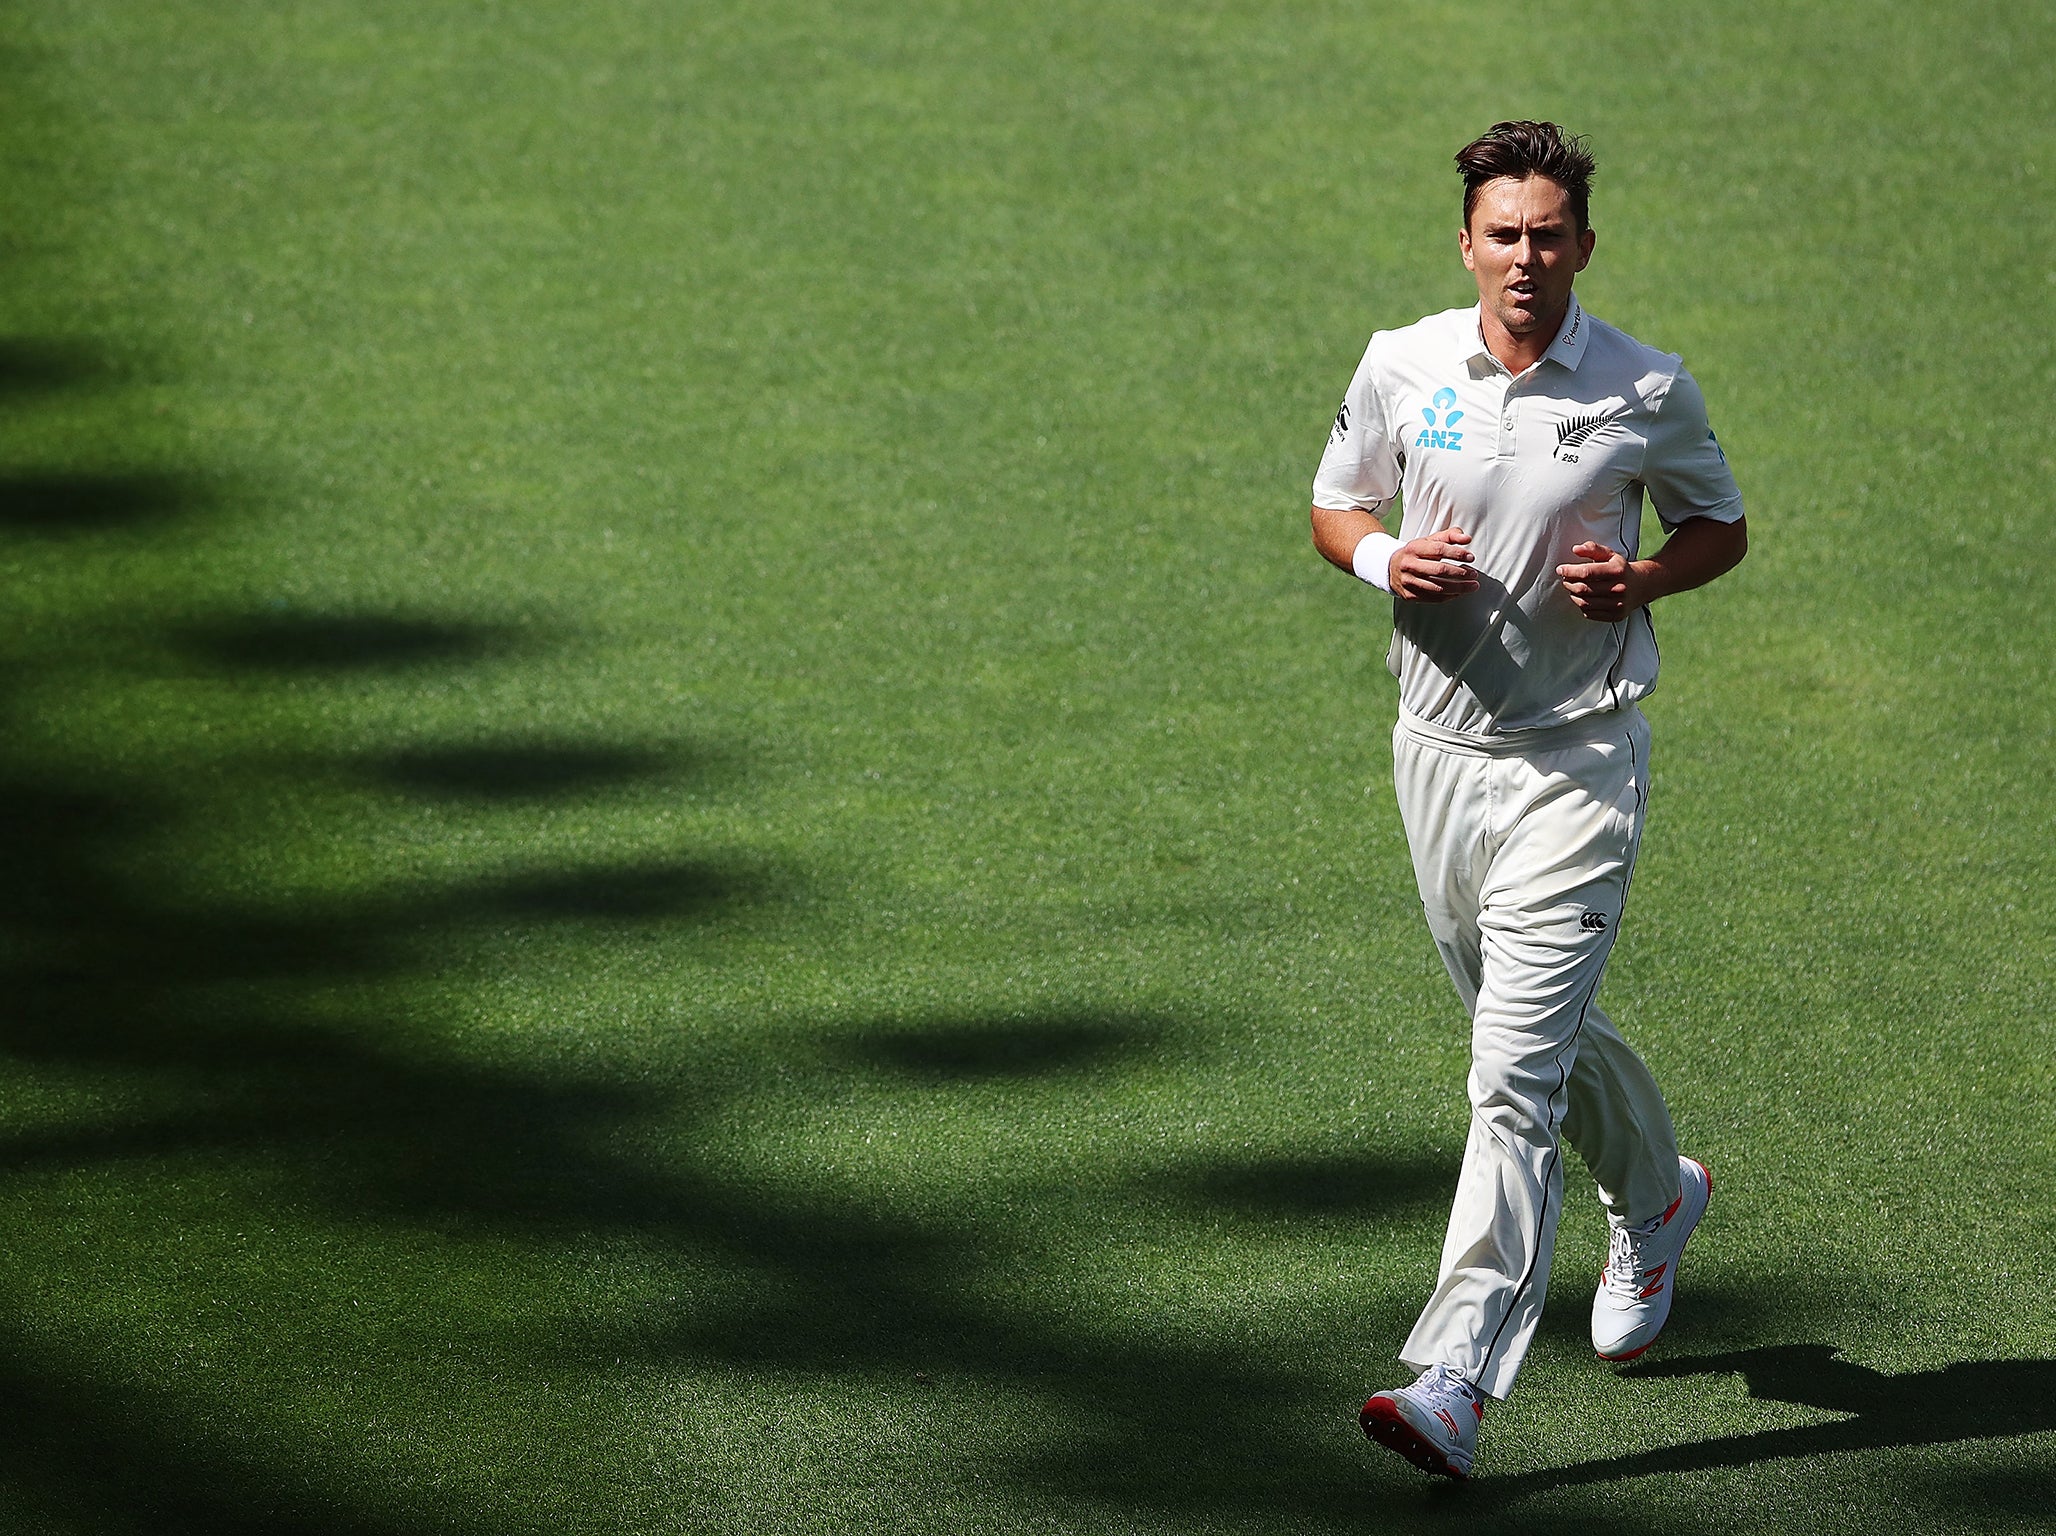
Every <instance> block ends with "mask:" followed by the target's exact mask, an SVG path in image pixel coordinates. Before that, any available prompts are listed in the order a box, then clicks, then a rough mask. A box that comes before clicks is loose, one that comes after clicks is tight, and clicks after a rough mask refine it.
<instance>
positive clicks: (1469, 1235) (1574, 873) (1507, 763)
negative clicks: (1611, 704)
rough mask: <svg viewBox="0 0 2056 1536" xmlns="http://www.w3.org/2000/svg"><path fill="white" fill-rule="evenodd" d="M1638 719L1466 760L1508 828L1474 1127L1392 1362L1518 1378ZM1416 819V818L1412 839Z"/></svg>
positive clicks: (1601, 950)
mask: <svg viewBox="0 0 2056 1536" xmlns="http://www.w3.org/2000/svg"><path fill="white" fill-rule="evenodd" d="M1646 729H1647V728H1646V726H1644V725H1643V724H1642V722H1641V720H1640V717H1639V716H1635V717H1632V719H1631V720H1630V721H1626V722H1623V727H1622V731H1621V735H1620V737H1619V739H1617V740H1615V741H1611V742H1599V743H1592V744H1586V745H1583V746H1579V747H1574V748H1566V749H1563V750H1561V751H1558V752H1552V753H1550V754H1548V755H1547V756H1546V757H1538V758H1535V759H1524V758H1492V759H1483V760H1477V759H1472V760H1470V761H1471V762H1473V763H1476V762H1479V761H1482V762H1483V764H1484V769H1485V774H1486V783H1487V785H1488V788H1487V792H1486V793H1485V795H1484V797H1483V803H1484V804H1485V805H1487V806H1489V807H1491V808H1492V810H1493V813H1494V814H1493V817H1492V818H1491V819H1493V820H1496V821H1497V822H1498V830H1500V831H1501V835H1500V837H1499V838H1498V840H1497V842H1496V844H1495V843H1494V842H1493V841H1492V839H1491V838H1490V837H1489V836H1488V837H1487V839H1486V841H1485V844H1484V848H1483V853H1484V856H1485V857H1486V858H1488V859H1489V864H1488V865H1487V867H1486V868H1485V870H1484V871H1483V878H1482V879H1481V880H1479V882H1478V887H1479V892H1480V901H1479V908H1478V915H1477V919H1476V930H1477V933H1478V943H1477V955H1478V960H1477V967H1478V972H1477V974H1478V982H1477V988H1476V992H1475V996H1474V1006H1473V1008H1472V1029H1471V1074H1470V1099H1471V1126H1470V1132H1469V1136H1468V1139H1467V1143H1466V1147H1465V1154H1464V1165H1463V1171H1462V1174H1461V1175H1460V1177H1459V1179H1458V1183H1457V1193H1456V1199H1455V1202H1454V1204H1453V1206H1452V1209H1451V1211H1450V1220H1449V1230H1448V1234H1447V1237H1446V1238H1445V1240H1444V1244H1443V1251H1442V1269H1441V1276H1440V1278H1439V1280H1438V1282H1437V1284H1436V1287H1435V1291H1434V1293H1433V1295H1432V1296H1431V1297H1430V1299H1429V1302H1428V1305H1427V1307H1426V1309H1425V1310H1424V1311H1423V1312H1422V1314H1421V1317H1420V1321H1419V1322H1418V1323H1416V1324H1415V1326H1414V1330H1413V1333H1412V1335H1411V1336H1410V1337H1409V1338H1408V1339H1407V1342H1406V1345H1405V1347H1404V1348H1403V1349H1402V1350H1401V1353H1400V1358H1401V1359H1402V1360H1404V1361H1405V1362H1406V1363H1407V1364H1408V1365H1409V1366H1412V1367H1413V1368H1415V1369H1416V1370H1425V1369H1426V1368H1428V1367H1429V1366H1433V1365H1447V1366H1450V1367H1452V1368H1454V1369H1456V1370H1457V1371H1459V1372H1460V1373H1462V1375H1463V1376H1464V1377H1465V1378H1466V1379H1467V1380H1469V1381H1471V1382H1473V1383H1475V1384H1476V1385H1477V1387H1478V1388H1479V1389H1480V1390H1481V1391H1484V1392H1486V1393H1488V1394H1490V1395H1491V1396H1494V1397H1504V1396H1505V1395H1506V1394H1507V1393H1508V1392H1509V1391H1510V1390H1511V1389H1512V1385H1513V1378H1514V1374H1515V1372H1516V1371H1517V1370H1518V1369H1519V1366H1520V1362H1521V1359H1522V1357H1523V1356H1524V1355H1525V1354H1526V1352H1527V1348H1528V1344H1529V1341H1530V1340H1531V1339H1532V1337H1533V1335H1534V1329H1535V1325H1536V1323H1537V1321H1538V1320H1539V1319H1540V1317H1541V1311H1542V1299H1543V1295H1544V1293H1545V1291H1546V1289H1547V1286H1548V1280H1549V1263H1550V1259H1551V1256H1552V1252H1553V1249H1554V1245H1555V1238H1556V1220H1557V1215H1558V1212H1559V1211H1560V1210H1561V1208H1562V1201H1563V1168H1562V1148H1561V1136H1560V1133H1561V1129H1562V1125H1563V1121H1564V1118H1565V1116H1566V1114H1567V1113H1568V1112H1569V1106H1570V1101H1571V1080H1572V1077H1573V1075H1574V1073H1575V1070H1576V1064H1577V1060H1578V1053H1579V1049H1580V1046H1581V1043H1582V1040H1583V1036H1584V1034H1585V1032H1586V1030H1587V1029H1588V1028H1589V1027H1590V1026H1591V1022H1592V1014H1593V1009H1594V1001H1595V997H1596V994H1597V992H1598V989H1599V982H1600V978H1601V976H1602V975H1603V973H1604V971H1605V966H1606V959H1607V955H1608V953H1609V952H1610V950H1611V948H1612V944H1613V938H1614V934H1615V932H1616V931H1617V928H1618V925H1619V922H1620V916H1621V910H1622V903H1623V900H1624V897H1625V893H1626V887H1627V879H1628V874H1629V871H1630V869H1631V867H1632V864H1633V861H1634V854H1635V848H1636V844H1637V842H1638V841H1639V836H1640V831H1641V819H1642V818H1641V808H1642V801H1643V795H1644V787H1645V785H1646V775H1645V774H1644V771H1643V769H1644V765H1646V762H1647V734H1646ZM1411 787H1413V788H1415V789H1416V790H1418V789H1419V787H1420V785H1419V783H1418V778H1417V777H1416V780H1415V782H1413V783H1412V785H1411ZM1403 808H1404V805H1403ZM1415 824H1416V818H1415V817H1413V816H1411V815H1410V816H1409V817H1408V831H1409V835H1410V836H1411V835H1412V834H1413V832H1414V828H1415ZM1423 862H1425V863H1426V864H1427V865H1428V867H1427V868H1422V867H1421V866H1422V864H1423ZM1416 863H1417V873H1418V874H1420V875H1421V876H1422V881H1421V885H1422V897H1423V902H1424V905H1427V906H1428V908H1429V912H1428V916H1429V924H1430V928H1431V929H1432V930H1434V931H1435V936H1436V940H1437V945H1438V947H1439V948H1441V949H1442V951H1443V955H1444V959H1445V961H1446V962H1448V963H1449V966H1450V970H1451V975H1452V978H1453V979H1455V980H1456V981H1457V985H1458V990H1459V991H1460V992H1463V991H1466V990H1467V988H1466V987H1465V982H1466V980H1467V979H1468V978H1467V977H1465V976H1462V975H1459V974H1458V972H1459V969H1460V967H1462V966H1463V962H1464V961H1466V960H1467V959H1468V954H1467V953H1466V946H1465V944H1464V943H1463V940H1464V939H1465V938H1466V937H1467V935H1465V934H1464V933H1463V931H1462V929H1463V927H1464V925H1463V924H1461V922H1452V918H1453V917H1458V916H1460V914H1452V913H1450V912H1449V911H1447V910H1446V909H1445V910H1442V911H1438V910H1436V906H1435V904H1434V902H1432V901H1431V895H1432V896H1439V895H1440V894H1441V892H1442V891H1443V890H1445V889H1446V888H1447V882H1446V881H1445V882H1442V883H1441V884H1439V885H1438V884H1437V883H1436V882H1435V881H1433V880H1431V879H1430V878H1429V876H1430V875H1432V874H1434V873H1435V862H1434V860H1433V858H1432V857H1431V858H1430V859H1428V860H1426V861H1423V860H1422V858H1421V854H1420V851H1418V850H1417V853H1416ZM1466 1001H1467V1002H1472V1001H1473V998H1471V997H1467V998H1466ZM1607 1032H1608V1033H1611V1030H1610V1027H1609V1029H1608V1031H1607ZM1614 1038H1616V1039H1618V1036H1617V1035H1615V1036H1614ZM1609 1054H1610V1053H1608V1052H1606V1051H1604V1049H1602V1060H1604V1059H1605V1058H1606V1057H1607V1056H1608V1055H1609ZM1598 1080H1602V1081H1603V1073H1601V1074H1599V1078H1598ZM1658 1102H1659V1103H1660V1097H1659V1100H1658ZM1667 1120H1668V1117H1667V1116H1666V1117H1665V1123H1666V1124H1667ZM1623 1134H1624V1133H1623Z"/></svg>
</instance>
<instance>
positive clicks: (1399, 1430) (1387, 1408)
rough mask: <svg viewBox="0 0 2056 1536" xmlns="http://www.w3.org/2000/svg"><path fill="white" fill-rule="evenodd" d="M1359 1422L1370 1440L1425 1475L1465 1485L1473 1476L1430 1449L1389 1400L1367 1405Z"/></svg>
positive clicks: (1372, 1402) (1439, 1452) (1481, 1415)
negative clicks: (1429, 1474)
mask: <svg viewBox="0 0 2056 1536" xmlns="http://www.w3.org/2000/svg"><path fill="white" fill-rule="evenodd" d="M1483 1412H1484V1411H1483V1410H1482V1409H1480V1410H1479V1416H1480V1417H1483ZM1357 1422H1359V1423H1360V1424H1362V1425H1363V1427H1364V1433H1365V1434H1367V1435H1369V1436H1370V1437H1371V1439H1373V1440H1375V1441H1376V1442H1377V1443H1378V1444H1380V1445H1382V1446H1384V1447H1385V1449H1386V1450H1388V1451H1397V1452H1398V1453H1399V1454H1400V1455H1402V1456H1404V1457H1405V1458H1406V1459H1407V1460H1408V1461H1410V1462H1412V1463H1413V1464H1414V1465H1415V1466H1417V1467H1419V1468H1420V1469H1421V1470H1422V1471H1423V1472H1430V1473H1433V1474H1434V1475H1435V1476H1437V1477H1453V1478H1455V1479H1456V1480H1457V1481H1458V1482H1463V1481H1464V1480H1465V1479H1466V1478H1467V1477H1469V1475H1470V1474H1469V1473H1467V1472H1464V1471H1462V1470H1461V1469H1460V1468H1458V1467H1457V1466H1455V1465H1454V1464H1453V1463H1452V1462H1451V1461H1450V1460H1449V1458H1448V1457H1447V1456H1444V1455H1443V1454H1442V1452H1441V1451H1439V1450H1437V1449H1436V1448H1435V1447H1434V1446H1432V1445H1430V1444H1429V1443H1428V1442H1427V1440H1426V1439H1424V1438H1423V1437H1422V1435H1421V1432H1420V1431H1419V1430H1417V1429H1415V1428H1414V1427H1413V1426H1412V1425H1411V1424H1409V1423H1407V1422H1406V1420H1405V1419H1403V1418H1401V1417H1400V1413H1399V1406H1398V1405H1397V1404H1396V1403H1394V1402H1393V1401H1392V1399H1391V1398H1389V1397H1384V1396H1379V1397H1374V1398H1372V1399H1371V1400H1370V1401H1369V1402H1368V1403H1365V1404H1364V1411H1363V1412H1362V1413H1361V1414H1359V1415H1358V1416H1357Z"/></svg>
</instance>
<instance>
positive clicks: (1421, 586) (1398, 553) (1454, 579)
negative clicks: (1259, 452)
mask: <svg viewBox="0 0 2056 1536" xmlns="http://www.w3.org/2000/svg"><path fill="white" fill-rule="evenodd" d="M1313 521H1314V548H1315V549H1317V550H1319V551H1320V552H1321V558H1322V559H1323V560H1326V561H1327V562H1328V563H1329V564H1330V565H1333V566H1338V567H1340V568H1341V569H1342V570H1345V571H1348V572H1350V573H1351V574H1354V573H1355V571H1356V565H1355V559H1356V546H1357V545H1359V544H1361V543H1362V542H1363V541H1364V539H1365V537H1366V536H1367V535H1369V534H1373V533H1383V532H1384V531H1385V525H1384V524H1383V523H1381V522H1379V521H1378V519H1377V518H1376V517H1375V516H1373V515H1372V514H1371V513H1369V512H1359V511H1356V510H1355V509H1354V508H1349V507H1323V506H1316V507H1315V508H1314V509H1313ZM1470 542H1471V536H1470V535H1469V534H1467V533H1465V532H1464V531H1463V530H1462V529H1461V528H1449V529H1445V530H1444V531H1443V532H1441V533H1439V534H1431V535H1429V536H1428V537H1427V538H1424V539H1413V540H1410V541H1408V542H1407V543H1405V544H1402V545H1400V546H1399V547H1398V548H1397V549H1395V550H1393V551H1392V555H1391V558H1390V559H1389V560H1388V561H1387V562H1386V568H1385V574H1386V577H1387V579H1388V580H1390V582H1391V583H1392V595H1393V596H1394V597H1396V598H1399V599H1400V600H1401V601H1403V602H1409V603H1446V602H1448V601H1449V600H1450V599H1451V598H1453V597H1462V596H1463V595H1464V594H1465V593H1467V592H1475V591H1477V590H1478V578H1477V575H1476V573H1475V572H1473V571H1472V569H1471V551H1470ZM1673 542H1675V540H1674V541H1673ZM1664 547H1665V548H1666V549H1668V548H1669V545H1666V546H1664ZM1738 558H1739V557H1738Z"/></svg>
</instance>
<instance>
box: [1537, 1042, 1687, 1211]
mask: <svg viewBox="0 0 2056 1536" xmlns="http://www.w3.org/2000/svg"><path fill="white" fill-rule="evenodd" d="M1563 1137H1564V1140H1566V1141H1568V1142H1569V1143H1570V1144H1571V1145H1572V1146H1573V1147H1575V1148H1576V1149H1577V1152H1578V1156H1579V1157H1581V1158H1583V1159H1584V1160H1585V1166H1586V1167H1587V1168H1589V1169H1591V1170H1592V1178H1593V1180H1594V1181H1595V1182H1596V1183H1597V1184H1598V1185H1599V1199H1600V1202H1601V1203H1602V1204H1604V1205H1605V1207H1606V1211H1607V1214H1608V1215H1609V1216H1611V1217H1612V1218H1613V1219H1614V1221H1615V1222H1616V1223H1619V1224H1621V1225H1626V1226H1633V1225H1635V1224H1637V1223H1639V1222H1644V1221H1647V1220H1649V1218H1650V1217H1652V1216H1657V1215H1660V1214H1661V1213H1662V1212H1663V1211H1664V1210H1665V1209H1666V1208H1667V1207H1668V1206H1669V1205H1670V1204H1671V1202H1672V1201H1674V1200H1676V1199H1677V1198H1678V1138H1677V1132H1676V1131H1675V1130H1674V1129H1673V1128H1672V1126H1671V1117H1670V1107H1669V1106H1668V1105H1667V1104H1665V1103H1664V1099H1663V1090H1662V1089H1661V1088H1659V1087H1657V1085H1656V1078H1655V1077H1654V1076H1653V1075H1652V1074H1651V1073H1650V1071H1649V1068H1648V1066H1647V1065H1645V1064H1644V1062H1643V1060H1642V1058H1641V1057H1640V1056H1638V1055H1637V1054H1636V1053H1635V1048H1634V1047H1633V1046H1631V1045H1629V1044H1628V1042H1627V1041H1625V1040H1623V1039H1622V1038H1621V1033H1620V1031H1619V1030H1618V1029H1616V1028H1615V1027H1614V1023H1613V1020H1611V1019H1609V1018H1608V1017H1607V1016H1606V1014H1605V1012H1604V1011H1603V1010H1601V1009H1600V1007H1599V1006H1598V1005H1597V1004H1596V1003H1595V1004H1594V1005H1593V1006H1592V1009H1591V1011H1590V1012H1588V1013H1587V1014H1586V1015H1585V1032H1584V1034H1583V1035H1582V1036H1581V1037H1580V1038H1579V1043H1578V1060H1577V1064H1576V1066H1574V1067H1573V1068H1572V1069H1571V1092H1570V1105H1569V1108H1568V1109H1567V1111H1566V1112H1565V1114H1564V1118H1563Z"/></svg>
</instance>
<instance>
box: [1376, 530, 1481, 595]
mask: <svg viewBox="0 0 2056 1536" xmlns="http://www.w3.org/2000/svg"><path fill="white" fill-rule="evenodd" d="M1470 543H1471V536H1470V535H1469V534H1467V533H1465V532H1464V531H1463V530H1462V529H1461V528H1445V529H1443V530H1442V532H1440V533H1434V534H1430V535H1428V536H1427V537H1426V538H1422V539H1411V540H1409V541H1408V542H1406V543H1404V544H1402V545H1400V546H1399V548H1397V549H1395V550H1393V551H1392V559H1391V561H1390V562H1389V563H1388V564H1387V566H1386V573H1387V574H1388V575H1389V576H1391V578H1392V595H1393V596H1394V597H1397V598H1399V599H1401V600H1402V601H1405V602H1409V603H1446V602H1448V601H1450V600H1451V599H1452V598H1458V597H1463V596H1465V595H1466V594H1468V593H1471V592H1475V591H1477V590H1478V573H1477V572H1476V571H1475V570H1473V569H1472V568H1471V550H1470Z"/></svg>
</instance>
